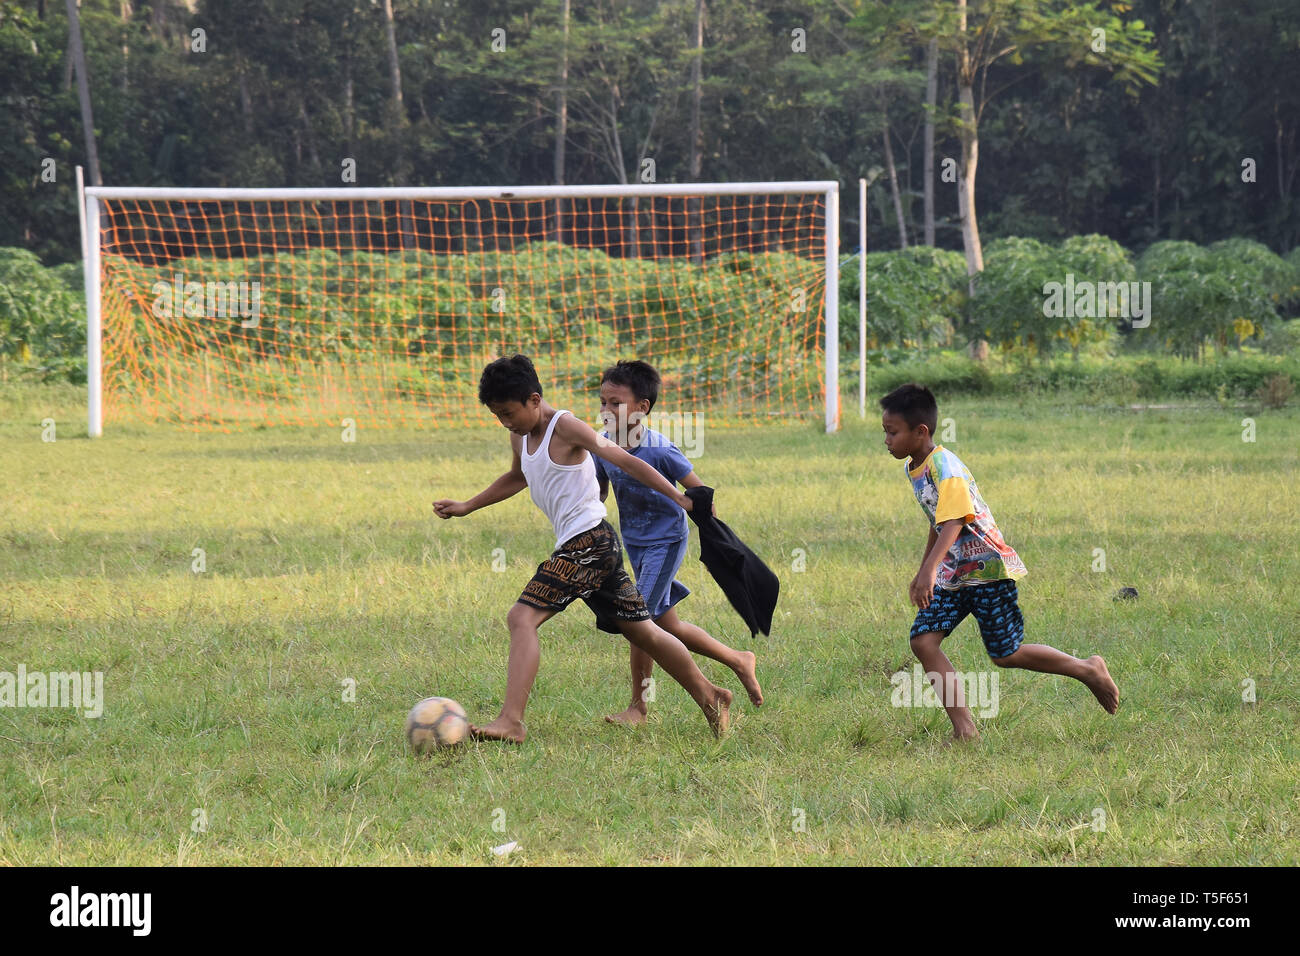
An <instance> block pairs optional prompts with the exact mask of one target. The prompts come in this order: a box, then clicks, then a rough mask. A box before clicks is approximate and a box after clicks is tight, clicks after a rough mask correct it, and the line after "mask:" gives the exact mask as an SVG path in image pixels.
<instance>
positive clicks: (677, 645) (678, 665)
mask: <svg viewBox="0 0 1300 956" xmlns="http://www.w3.org/2000/svg"><path fill="white" fill-rule="evenodd" d="M618 626H619V629H620V630H622V632H623V636H624V637H626V638H627V639H628V641H629V642H631V643H632V644H635V645H636V646H637V647H639V648H641V649H642V650H643V651H645V652H646V653H647V654H649V655H650V657H652V658H653V659H654V662H655V663H656V664H658V665H659V666H660V667H662V668H663V669H664V670H666V671H667V672H668V673H669V675H670V676H671V677H672V678H673V680H675V681H677V683H679V684H681V685H682V687H684V688H686V691H687V693H689V694H690V695H691V697H692V698H694V700H695V703H697V704H699V706H700V710H702V711H704V717H705V719H707V720H708V722H709V727H711V728H712V730H713V733H714V734H715V735H717V736H721V735H722V734H724V733H726V732H727V727H728V725H729V723H730V720H731V716H730V714H731V691H729V690H727V689H726V688H725V687H718V686H717V685H716V684H714V683H713V682H712V681H710V680H709V679H708V678H707V677H705V676H704V674H703V672H702V671H701V670H700V669H699V667H697V666H696V664H695V659H694V658H692V657H691V652H690V651H688V650H687V649H686V646H685V645H684V644H682V642H681V641H679V640H677V638H675V637H673V636H672V635H671V634H669V633H668V632H667V631H665V630H664V629H663V628H661V627H660V626H659V625H658V624H656V623H655V622H654V621H651V620H648V619H646V620H639V621H631V620H620V621H618Z"/></svg>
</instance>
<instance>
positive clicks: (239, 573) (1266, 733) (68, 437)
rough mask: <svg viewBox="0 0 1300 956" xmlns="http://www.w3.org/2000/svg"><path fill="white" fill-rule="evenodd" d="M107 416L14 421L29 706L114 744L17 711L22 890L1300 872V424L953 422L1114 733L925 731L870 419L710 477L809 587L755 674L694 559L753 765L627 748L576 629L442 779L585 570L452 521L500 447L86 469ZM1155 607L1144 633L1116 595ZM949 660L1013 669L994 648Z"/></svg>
mask: <svg viewBox="0 0 1300 956" xmlns="http://www.w3.org/2000/svg"><path fill="white" fill-rule="evenodd" d="M81 395H82V393H81V392H80V390H77V389H73V388H70V387H66V388H54V387H47V388H22V389H20V388H12V387H11V388H9V389H7V390H4V391H0V422H3V423H4V424H0V474H3V476H4V479H3V485H4V496H3V501H4V509H3V514H2V515H0V670H6V671H10V672H13V671H15V670H16V668H17V665H18V664H19V663H22V664H25V665H26V667H27V669H28V671H52V670H73V669H77V670H101V671H104V672H105V697H106V703H105V710H104V715H103V717H101V718H100V719H98V720H93V719H86V718H83V717H80V716H76V715H74V714H72V713H70V712H68V711H66V710H57V709H45V710H34V709H11V708H7V707H6V708H0V863H8V864H19V865H33V864H72V863H78V864H169V863H184V864H338V863H346V864H372V863H434V862H436V863H491V862H497V858H496V857H494V856H493V855H492V854H491V852H490V848H491V847H493V846H496V845H498V844H502V843H505V842H507V841H509V840H517V841H518V842H519V849H518V850H517V851H516V852H515V853H514V854H513V855H512V856H510V857H509V858H508V859H507V862H509V863H513V864H519V863H534V864H536V863H596V864H603V863H623V864H631V863H719V864H731V863H735V864H770V863H785V864H802V863H868V864H929V863H989V864H1075V863H1079V864H1211V865H1214V864H1230V863H1231V864H1284V863H1286V864H1295V863H1297V862H1300V811H1297V802H1296V799H1295V780H1296V767H1297V766H1298V765H1300V747H1298V746H1297V741H1296V727H1297V724H1298V722H1300V694H1298V692H1297V689H1296V682H1295V676H1296V675H1295V672H1294V670H1293V666H1294V665H1293V664H1292V660H1293V659H1294V657H1295V647H1296V643H1295V642H1296V627H1297V621H1300V598H1298V597H1297V593H1298V591H1300V589H1297V588H1296V587H1295V581H1296V580H1297V579H1298V578H1300V548H1297V545H1296V537H1295V535H1296V530H1297V526H1298V525H1300V522H1298V521H1297V517H1298V514H1297V506H1296V504H1295V500H1296V499H1295V495H1294V490H1293V487H1292V486H1293V484H1294V481H1295V476H1296V474H1297V471H1298V468H1297V465H1298V464H1300V456H1298V453H1297V448H1300V414H1297V412H1296V411H1295V410H1294V409H1290V410H1285V411H1282V412H1258V413H1251V412H1243V411H1241V410H1232V409H1217V408H1213V409H1211V408H1180V409H1169V410H1161V411H1146V412H1134V411H1127V410H1117V409H1101V408H1091V409H1090V408H1082V407H1077V406H1076V407H1071V406H1065V405H1056V406H1049V405H1047V404H1033V405H1030V406H1028V407H1023V406H1020V405H1017V404H1013V403H1007V402H1004V403H1001V404H989V403H987V402H985V403H979V402H975V401H957V402H953V403H950V404H946V405H945V406H944V407H943V408H942V412H941V414H942V415H943V416H944V417H951V418H953V420H954V422H955V424H956V429H957V435H956V438H957V440H956V441H950V442H948V444H949V446H950V447H952V448H953V449H954V450H955V451H957V453H958V454H960V455H961V456H962V457H963V459H965V460H966V461H967V463H968V464H969V465H970V467H971V468H972V470H973V471H974V474H975V476H976V478H977V479H978V480H979V483H980V488H981V491H982V492H983V493H984V495H985V497H986V499H987V500H988V501H989V503H990V505H991V507H992V509H993V512H994V514H995V515H996V516H997V518H998V521H999V523H1000V525H1001V526H1002V528H1003V529H1004V531H1005V533H1006V535H1007V537H1008V540H1009V541H1010V542H1011V543H1012V544H1013V545H1014V546H1015V547H1016V548H1017V549H1018V550H1019V551H1020V553H1021V555H1022V556H1023V557H1024V558H1025V560H1026V562H1027V564H1028V566H1029V569H1030V574H1029V577H1028V578H1027V579H1026V580H1025V582H1024V583H1023V585H1022V588H1021V596H1022V606H1023V609H1024V612H1025V617H1026V621H1027V624H1028V633H1029V637H1030V639H1031V640H1036V641H1042V642H1046V643H1050V644H1053V645H1055V646H1057V647H1060V648H1062V649H1064V650H1067V651H1070V652H1073V653H1076V654H1090V653H1102V654H1104V655H1106V657H1107V660H1108V662H1109V664H1110V668H1111V671H1112V673H1113V674H1114V675H1115V677H1116V679H1117V680H1118V682H1119V684H1120V688H1121V692H1122V695H1123V703H1122V707H1121V710H1120V713H1119V715H1118V716H1116V717H1110V716H1108V715H1106V714H1105V713H1104V712H1103V711H1102V710H1101V709H1100V708H1099V707H1098V706H1097V705H1096V704H1095V703H1094V702H1093V700H1092V698H1091V696H1090V695H1089V693H1088V692H1087V690H1086V689H1084V688H1083V687H1082V686H1081V685H1079V684H1076V683H1074V682H1072V681H1069V680H1066V679H1063V678H1057V677H1051V676H1047V675H1040V674H1032V673H1026V672H1020V671H1009V672H999V673H1000V679H1001V685H1000V690H1001V699H1000V710H999V713H998V714H997V716H996V717H992V718H989V719H987V720H985V721H983V722H982V725H981V727H982V732H983V740H982V742H981V743H979V744H977V745H975V746H972V747H969V748H960V749H949V748H946V747H944V746H943V741H944V738H945V737H946V735H947V733H948V730H949V728H948V724H947V720H946V718H945V716H944V714H943V712H942V711H938V710H932V709H898V708H894V707H892V706H891V703H890V699H891V690H892V688H891V685H890V682H889V675H890V674H891V673H893V672H895V671H897V670H899V669H908V670H910V669H911V667H912V664H913V661H914V659H913V658H912V656H911V654H910V652H909V648H908V644H907V639H906V635H907V629H908V626H909V624H910V622H911V617H912V612H911V611H909V608H908V605H907V599H906V588H907V583H908V580H909V579H910V578H911V576H912V575H913V574H914V573H915V570H916V563H917V561H918V560H919V557H920V552H921V548H922V546H923V544H924V540H925V532H926V528H925V524H924V520H923V517H922V514H921V512H920V509H919V508H918V507H917V506H916V504H915V502H914V501H913V500H912V499H911V497H910V494H909V490H908V488H907V486H906V484H905V483H904V481H903V478H902V475H901V466H900V465H899V464H898V463H897V462H895V461H893V460H892V459H890V458H889V457H888V456H887V455H886V454H885V452H884V450H883V446H882V442H881V440H880V433H879V426H878V424H877V423H875V422H874V421H869V422H867V423H866V424H861V423H859V422H857V421H856V420H855V417H854V416H852V415H849V416H847V419H848V420H847V424H846V427H845V428H844V430H843V431H842V432H841V433H840V434H838V435H835V436H826V435H824V434H821V433H819V432H818V431H817V430H816V429H815V428H814V427H812V426H807V427H805V426H773V427H767V428H763V429H757V430H744V429H717V430H710V431H708V432H707V433H706V436H705V439H706V440H705V444H704V453H703V455H702V456H700V457H699V458H698V460H697V462H696V464H697V470H698V472H699V474H700V475H701V476H702V477H703V478H704V479H705V480H706V481H707V482H709V483H711V484H714V485H716V486H717V487H718V488H719V489H720V491H719V498H718V510H719V513H720V514H721V515H722V516H723V517H724V519H726V520H728V521H730V522H731V523H732V524H733V526H734V527H736V528H737V529H738V530H739V531H740V533H741V534H742V535H743V536H744V537H745V538H746V539H747V540H748V541H749V542H750V543H751V544H752V545H753V546H754V547H755V548H756V550H758V551H759V552H760V553H762V554H763V555H765V556H766V557H767V558H768V559H769V562H770V563H771V564H772V565H773V566H774V568H775V569H776V570H777V571H778V573H780V574H781V577H782V585H783V594H782V598H781V604H780V607H779V609H778V620H777V625H776V627H775V628H774V631H775V633H774V634H773V635H772V636H771V637H769V638H762V637H760V638H758V639H756V640H751V639H750V638H749V636H748V635H747V634H744V633H742V627H741V626H740V624H739V620H738V618H737V617H736V616H735V614H734V613H733V612H732V611H731V610H730V609H729V607H727V605H726V603H725V600H724V599H723V598H722V596H721V594H720V592H719V591H718V589H717V588H716V586H715V585H713V583H712V582H711V580H709V579H708V578H707V577H706V575H705V573H704V571H703V568H702V566H701V565H700V564H699V562H698V561H697V560H696V555H697V554H698V551H697V546H696V544H695V543H694V541H692V544H691V556H690V557H689V558H688V560H687V562H686V564H685V566H684V567H683V569H682V572H681V578H682V580H683V581H684V582H685V583H686V584H687V586H688V587H690V588H691V590H692V591H693V594H692V596H691V597H690V598H689V599H688V600H687V601H686V602H685V603H684V604H683V605H682V607H681V611H682V612H683V616H684V617H686V618H687V619H689V620H693V621H695V622H697V623H699V624H701V625H702V626H704V627H706V628H707V629H708V630H710V631H711V632H712V633H713V634H714V635H715V636H717V637H719V638H721V639H723V640H725V641H727V642H729V643H732V644H733V645H736V646H739V647H742V648H752V649H754V650H755V651H756V652H757V653H758V654H759V658H760V676H761V678H762V679H763V681H764V688H765V691H766V693H767V696H768V703H767V705H766V706H764V707H763V708H762V709H761V710H757V711H755V710H754V709H753V708H751V707H749V706H748V705H747V704H742V705H741V706H739V707H738V708H737V713H736V719H735V722H734V732H733V733H732V734H731V735H730V736H728V737H727V738H725V739H723V740H721V741H715V740H714V739H713V738H712V737H711V736H710V735H709V734H708V731H707V729H706V727H705V724H704V721H703V719H702V718H701V716H700V715H699V713H698V711H697V710H696V709H695V707H694V705H693V704H692V703H691V701H690V700H689V698H688V697H687V696H686V694H685V693H684V692H683V691H681V689H680V688H678V687H676V686H675V685H674V684H672V682H671V681H670V680H668V679H666V678H664V677H663V675H662V674H661V675H660V680H659V683H658V699H657V701H656V702H655V703H654V705H653V706H652V712H653V718H654V719H653V721H652V723H651V724H650V725H649V726H647V727H645V728H642V729H641V730H638V731H628V730H626V729H624V728H616V727H612V726H609V725H606V724H605V723H603V722H602V720H601V716H602V715H603V714H605V713H609V712H611V711H614V710H616V709H621V708H622V707H623V706H624V705H625V704H626V702H627V695H628V693H629V690H628V688H627V686H626V685H627V684H628V680H629V679H628V676H627V651H626V645H625V644H623V643H622V641H621V639H618V638H614V637H611V636H609V635H605V634H602V633H600V632H598V631H596V630H595V628H594V626H593V622H592V618H591V615H590V613H589V612H588V611H587V610H586V609H585V608H584V607H575V608H574V609H572V610H570V611H568V612H566V613H565V614H562V615H560V616H559V617H557V618H556V619H554V620H553V621H552V622H550V623H548V624H547V625H546V626H545V627H544V628H543V631H542V647H543V651H542V666H541V674H540V676H539V678H538V681H537V684H536V686H535V688H534V691H533V696H532V699H531V702H530V706H529V709H528V714H527V721H528V727H529V732H530V736H529V739H528V740H527V742H526V743H525V744H524V745H523V746H521V747H503V746H497V745H488V744H474V745H470V746H468V747H465V748H462V749H458V750H456V751H454V752H450V753H447V754H443V755H437V756H434V757H432V758H426V759H421V758H415V757H412V756H410V755H409V754H408V753H407V752H406V750H405V745H404V742H403V739H402V735H401V727H402V720H403V718H404V716H405V712H406V710H407V708H408V707H410V705H411V704H412V703H414V702H415V701H416V700H417V699H419V698H421V697H424V696H427V695H430V694H442V695H447V696H451V697H455V698H456V699H457V700H459V701H460V702H461V703H462V704H464V705H465V707H466V708H467V710H468V711H469V713H470V716H471V719H475V720H479V721H484V720H487V719H490V718H491V717H492V716H494V715H495V713H496V710H497V708H498V707H499V705H500V701H501V694H502V692H503V690H504V684H505V660H506V649H507V634H506V630H505V625H504V617H505V613H506V611H507V610H508V608H509V606H510V604H511V602H512V600H513V599H514V597H515V596H516V595H517V594H518V592H519V590H520V589H521V588H522V586H523V585H524V583H525V582H526V581H527V580H528V578H529V576H530V574H531V573H532V570H533V568H534V566H535V565H536V563H537V562H538V561H540V560H541V559H542V558H543V557H544V556H545V555H546V554H547V553H548V551H549V550H550V548H551V546H552V544H553V540H552V538H551V535H550V530H549V528H548V526H547V525H546V522H545V519H544V518H543V517H542V516H541V514H540V513H539V512H538V511H537V510H536V509H535V508H534V507H533V505H532V504H531V503H530V502H529V501H528V498H527V495H526V494H525V495H520V496H518V497H517V498H515V499H513V500H511V501H509V502H506V503H504V504H501V505H498V506H495V507H493V508H491V509H488V510H486V511H483V512H479V513H477V514H475V515H472V516H470V517H469V518H466V519H458V520H453V521H450V522H443V521H439V520H438V519H436V518H434V517H433V516H432V512H431V508H430V502H431V501H432V500H433V499H434V498H436V497H441V496H444V495H446V496H451V497H468V496H469V495H471V494H473V493H474V492H476V491H478V490H479V489H481V488H482V487H483V486H485V485H486V484H487V483H488V482H489V481H491V480H492V479H493V478H494V477H495V476H496V475H497V474H499V473H500V471H501V470H502V468H503V466H504V465H505V464H506V456H507V454H508V451H507V444H506V436H505V435H504V433H503V432H501V431H500V430H499V429H497V430H495V431H483V432H455V431H451V430H447V429H442V430H439V431H437V432H436V433H434V432H432V431H429V432H423V433H420V432H385V433H378V432H367V431H365V430H362V431H361V432H360V433H359V435H358V441H357V442H356V443H355V444H344V443H343V442H341V441H340V439H339V433H338V432H337V431H326V430H293V429H268V430H260V431H250V432H245V433H242V434H235V435H225V434H219V433H193V432H186V431H179V430H174V429H170V428H166V427H146V426H142V425H122V426H118V425H113V424H112V423H110V425H109V427H108V431H107V436H106V437H105V438H104V439H102V440H99V441H96V442H91V441H88V440H86V439H85V437H84V435H85V426H84V414H83V411H82V407H81V404H80V403H81ZM1244 414H1253V415H1254V417H1255V418H1256V422H1257V425H1256V427H1257V441H1256V442H1255V443H1253V444H1250V443H1244V442H1243V441H1242V440H1241V431H1242V429H1241V418H1242V417H1243V415H1244ZM46 417H51V418H54V419H56V421H57V422H58V427H59V431H58V440H57V441H56V442H54V443H44V442H42V441H41V428H40V424H39V423H40V421H41V420H42V419H43V418H46ZM195 548H203V549H204V550H205V551H206V561H207V570H206V572H204V573H202V574H195V573H193V572H192V571H191V563H192V561H193V560H194V559H193V557H192V551H193V549H195ZM495 548H503V549H505V561H506V570H505V571H504V572H503V573H495V572H493V571H492V570H491V565H492V560H493V549H495ZM796 548H801V549H803V550H804V551H805V552H806V571H804V572H803V573H794V572H792V571H791V562H792V561H793V560H794V559H793V556H792V553H793V552H794V549H796ZM1094 548H1103V549H1105V552H1106V562H1107V565H1108V570H1107V571H1106V572H1105V573H1096V572H1093V571H1092V570H1091V567H1092V564H1093V560H1094V557H1093V549H1094ZM1125 585H1132V586H1135V587H1137V588H1138V589H1139V590H1140V592H1141V597H1140V598H1139V600H1137V601H1136V602H1123V603H1117V602H1115V601H1113V600H1112V594H1113V593H1114V592H1115V591H1116V590H1117V589H1118V588H1120V587H1122V586H1125ZM947 643H948V648H949V653H950V656H952V658H953V660H954V662H955V663H956V665H957V667H958V668H961V669H964V670H982V669H988V668H989V667H990V665H989V663H988V661H987V658H986V657H985V655H984V653H983V647H982V645H981V643H980V640H979V635H978V631H977V629H976V628H975V625H974V624H973V622H967V623H965V624H963V625H962V626H961V628H959V629H958V631H957V632H956V633H955V634H954V636H953V638H952V639H951V640H950V641H949V642H947ZM701 665H702V667H703V668H704V669H705V672H706V673H707V674H709V675H710V676H711V677H712V678H713V679H714V680H716V681H718V682H721V683H724V684H725V685H726V686H729V687H731V688H732V689H733V690H736V691H737V692H739V686H738V685H737V683H736V682H735V680H734V679H733V678H732V676H731V675H730V673H728V672H725V670H724V669H723V668H721V667H720V666H719V665H716V664H714V663H713V662H710V661H701ZM347 678H352V679H354V680H355V681H356V702H355V703H347V702H344V700H343V687H342V682H343V681H344V680H345V679H347ZM1247 678H1249V679H1252V680H1253V681H1254V682H1255V687H1256V693H1257V695H1258V703H1257V704H1255V705H1253V706H1250V705H1244V704H1243V702H1242V699H1241V696H1242V690H1241V684H1242V681H1243V680H1244V679H1247ZM738 696H743V695H740V694H739V693H738ZM1098 807H1100V808H1103V809H1104V811H1105V815H1106V824H1107V826H1106V829H1105V831H1104V832H1094V831H1093V830H1092V829H1091V828H1090V827H1089V826H1088V824H1089V823H1090V822H1091V821H1092V820H1093V819H1094V809H1095V808H1098ZM199 809H202V810H203V811H204V812H205V813H206V816H207V829H206V832H195V831H194V830H193V829H192V823H193V822H194V819H195V816H194V811H196V810H199ZM796 809H800V810H802V811H803V813H804V817H805V819H806V832H799V831H798V830H796V829H794V828H793V827H792V822H793V821H794V819H795V817H794V814H795V810H796ZM498 810H501V811H504V830H494V829H493V824H494V821H500V820H501V819H502V814H501V813H499V812H496V811H498Z"/></svg>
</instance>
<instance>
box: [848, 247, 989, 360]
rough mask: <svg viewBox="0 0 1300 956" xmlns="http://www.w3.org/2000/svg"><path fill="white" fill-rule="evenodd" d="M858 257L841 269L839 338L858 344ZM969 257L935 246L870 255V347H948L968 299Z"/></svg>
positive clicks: (868, 299) (868, 259)
mask: <svg viewBox="0 0 1300 956" xmlns="http://www.w3.org/2000/svg"><path fill="white" fill-rule="evenodd" d="M858 265H859V264H858V259H857V257H854V258H853V259H852V260H851V261H850V262H847V263H845V264H844V266H843V267H842V268H841V269H840V341H841V344H843V345H844V346H846V347H847V346H849V345H851V344H854V343H856V342H857V336H858V332H857V326H858V321H857V320H858ZM966 286H967V283H966V261H965V259H964V258H963V257H962V255H961V254H960V253H957V252H951V251H948V250H944V249H935V248H933V247H931V246H913V247H912V248H910V249H904V250H900V251H897V252H869V253H867V336H868V339H867V346H868V348H870V349H879V348H881V347H888V346H897V347H900V348H904V349H915V348H926V347H934V346H940V345H947V344H949V343H950V342H951V341H952V338H953V334H954V331H955V329H956V328H957V326H958V325H959V323H960V322H961V316H962V308H963V306H964V305H965V302H966Z"/></svg>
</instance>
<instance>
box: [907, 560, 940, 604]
mask: <svg viewBox="0 0 1300 956" xmlns="http://www.w3.org/2000/svg"><path fill="white" fill-rule="evenodd" d="M934 579H935V572H934V571H933V570H931V571H926V570H925V568H922V569H921V570H920V571H917V572H916V577H914V578H912V584H911V586H910V587H909V588H908V596H909V597H910V598H911V599H912V603H913V604H915V605H916V606H917V607H918V608H920V609H921V610H922V611H924V610H925V609H926V608H927V607H929V606H930V601H931V600H932V599H933V598H934Z"/></svg>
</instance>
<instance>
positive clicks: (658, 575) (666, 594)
mask: <svg viewBox="0 0 1300 956" xmlns="http://www.w3.org/2000/svg"><path fill="white" fill-rule="evenodd" d="M688 540H689V539H688V538H685V537H683V538H680V539H678V540H676V541H656V542H654V543H653V544H632V543H630V542H627V541H625V542H624V545H625V547H626V548H627V556H628V557H629V558H631V559H632V573H633V574H634V575H635V576H636V589H637V590H638V591H640V592H641V597H643V598H644V599H645V603H646V607H648V608H649V609H650V616H651V617H652V618H657V617H658V616H659V615H661V614H663V613H664V612H665V611H667V610H668V609H669V608H671V607H672V606H673V605H675V604H676V603H677V602H679V601H680V600H681V599H682V598H684V597H686V595H688V594H690V593H691V592H690V590H689V589H687V587H686V585H684V584H682V582H681V581H678V580H677V578H676V574H677V572H678V571H679V570H680V569H681V566H682V562H683V561H684V560H686V542H687V541H688Z"/></svg>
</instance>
